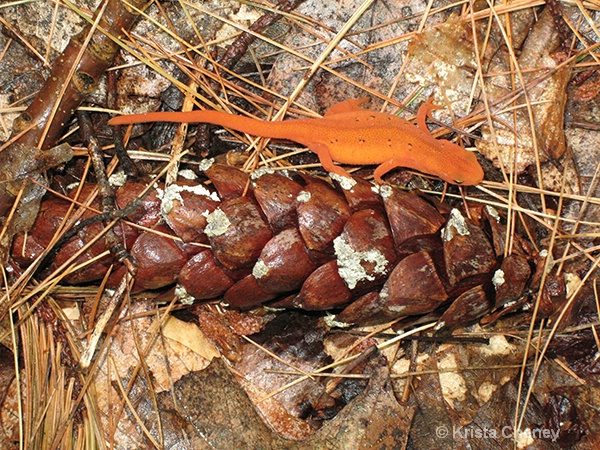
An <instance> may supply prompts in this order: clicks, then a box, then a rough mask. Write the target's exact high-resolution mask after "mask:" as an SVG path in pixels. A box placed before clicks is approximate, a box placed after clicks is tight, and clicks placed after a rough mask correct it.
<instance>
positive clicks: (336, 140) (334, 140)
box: [329, 139, 338, 144]
mask: <svg viewBox="0 0 600 450" xmlns="http://www.w3.org/2000/svg"><path fill="white" fill-rule="evenodd" d="M337 142H338V139H332V140H331V141H329V143H330V144H336V143H337Z"/></svg>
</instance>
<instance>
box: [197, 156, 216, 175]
mask: <svg viewBox="0 0 600 450" xmlns="http://www.w3.org/2000/svg"><path fill="white" fill-rule="evenodd" d="M214 163H215V159H214V158H206V159H203V160H202V161H200V164H198V170H200V171H201V172H204V171H205V170H208V169H210V168H211V167H212V165H213V164H214Z"/></svg>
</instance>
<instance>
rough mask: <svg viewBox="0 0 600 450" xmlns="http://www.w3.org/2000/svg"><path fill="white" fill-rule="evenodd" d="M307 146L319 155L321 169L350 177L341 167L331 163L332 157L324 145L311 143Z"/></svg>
mask: <svg viewBox="0 0 600 450" xmlns="http://www.w3.org/2000/svg"><path fill="white" fill-rule="evenodd" d="M308 148H309V149H310V151H312V152H313V153H315V154H316V155H317V156H318V157H319V162H320V163H321V165H322V166H323V169H325V170H326V171H327V172H333V173H336V174H338V175H340V176H342V177H347V178H352V176H351V175H350V174H349V173H348V172H346V171H345V170H344V169H343V168H341V167H340V166H336V165H335V164H334V163H333V159H331V153H330V152H329V148H328V147H327V146H326V145H324V144H312V145H310V146H308Z"/></svg>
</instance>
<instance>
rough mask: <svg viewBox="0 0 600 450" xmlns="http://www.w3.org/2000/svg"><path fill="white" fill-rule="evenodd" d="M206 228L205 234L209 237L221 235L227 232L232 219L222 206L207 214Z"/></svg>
mask: <svg viewBox="0 0 600 450" xmlns="http://www.w3.org/2000/svg"><path fill="white" fill-rule="evenodd" d="M206 222H207V224H206V228H205V229H204V234H206V235H207V236H208V237H215V236H221V235H223V234H225V233H226V232H227V228H229V226H230V225H231V221H230V220H229V218H228V217H227V214H225V212H223V210H222V209H221V208H217V209H215V210H214V211H213V212H211V213H209V214H207V215H206Z"/></svg>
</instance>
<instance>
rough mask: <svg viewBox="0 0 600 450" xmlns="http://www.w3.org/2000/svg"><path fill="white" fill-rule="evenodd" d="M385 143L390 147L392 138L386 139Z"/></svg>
mask: <svg viewBox="0 0 600 450" xmlns="http://www.w3.org/2000/svg"><path fill="white" fill-rule="evenodd" d="M387 145H388V147H391V146H392V145H393V142H392V140H391V139H388V140H387Z"/></svg>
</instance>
